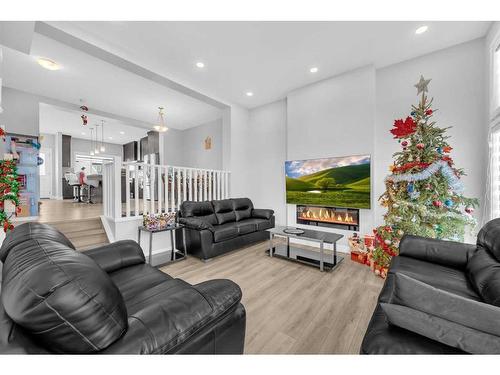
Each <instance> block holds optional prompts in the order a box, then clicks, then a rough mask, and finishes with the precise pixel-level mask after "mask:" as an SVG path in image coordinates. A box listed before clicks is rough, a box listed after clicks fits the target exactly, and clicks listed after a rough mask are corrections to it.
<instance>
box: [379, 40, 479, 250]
mask: <svg viewBox="0 0 500 375" xmlns="http://www.w3.org/2000/svg"><path fill="white" fill-rule="evenodd" d="M484 51H485V48H484V39H479V40H475V41H471V42H468V43H464V44H460V45H458V46H455V47H451V48H448V49H445V50H441V51H438V52H435V53H432V54H428V55H425V56H422V57H419V58H416V59H413V60H410V61H405V62H402V63H400V64H396V65H392V66H389V67H387V68H384V69H380V70H378V71H377V75H376V85H377V117H376V130H375V133H374V134H375V143H376V148H377V161H376V164H375V175H374V177H375V178H374V181H375V194H374V196H375V197H378V196H380V195H381V194H382V193H383V191H384V190H385V187H384V184H383V179H384V177H385V176H386V175H387V174H388V173H389V171H388V169H387V168H388V166H389V164H390V163H391V162H392V154H393V153H394V152H396V151H399V150H400V146H399V144H398V142H397V141H396V140H394V139H392V135H391V134H390V133H389V129H390V128H391V127H392V126H393V122H394V120H395V119H397V118H405V117H406V116H408V115H409V113H410V112H411V104H415V103H416V102H417V101H418V98H417V95H416V93H417V92H416V89H414V87H413V85H414V84H415V83H416V82H417V80H418V78H419V77H420V75H421V74H422V75H424V77H425V78H431V79H432V81H431V83H430V85H429V96H430V97H434V103H433V107H434V108H435V109H437V110H438V111H437V112H435V115H434V119H435V120H436V121H437V125H438V126H440V127H446V126H453V127H452V128H451V129H450V130H449V131H448V132H447V134H448V135H449V136H450V137H451V138H450V139H449V143H450V145H451V146H452V147H453V151H452V153H451V156H452V157H453V159H454V160H455V163H456V166H457V167H458V168H464V170H465V172H466V173H467V176H465V177H463V179H462V181H463V183H464V185H465V194H466V195H467V196H470V197H477V198H480V199H481V201H482V202H481V205H483V204H484V201H483V198H484V196H485V193H486V186H487V183H486V166H487V155H488V144H487V118H486V116H485V115H486V109H487V107H486V106H487V98H486V95H485V94H486V91H485V86H486V81H485V66H486V61H485V53H484ZM375 207H376V209H375V217H376V224H380V223H382V221H383V218H382V215H383V214H384V212H385V209H384V208H383V207H380V206H379V205H378V204H376V205H375ZM482 209H483V207H482V206H481V208H480V209H479V210H477V211H476V214H475V216H476V218H481V217H482ZM469 240H470V241H473V238H469Z"/></svg>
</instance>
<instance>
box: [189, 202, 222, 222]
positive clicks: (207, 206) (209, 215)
mask: <svg viewBox="0 0 500 375" xmlns="http://www.w3.org/2000/svg"><path fill="white" fill-rule="evenodd" d="M180 211H181V216H182V217H196V218H199V219H201V220H203V221H206V222H207V223H209V224H211V225H215V224H218V222H217V217H216V216H215V212H214V207H213V205H212V202H210V201H206V202H193V201H184V202H182V205H181V210H180Z"/></svg>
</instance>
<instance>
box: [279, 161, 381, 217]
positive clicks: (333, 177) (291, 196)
mask: <svg viewBox="0 0 500 375" xmlns="http://www.w3.org/2000/svg"><path fill="white" fill-rule="evenodd" d="M334 159H342V158H332V160H334ZM318 160H320V161H321V160H329V159H318ZM367 160H368V162H365V163H363V164H354V165H346V166H339V167H333V168H326V169H323V170H320V171H318V172H314V173H310V174H307V173H302V174H300V173H299V172H295V171H294V169H293V168H294V166H293V165H291V164H290V165H287V177H286V200H287V203H291V204H311V205H319V206H337V207H352V208H370V186H371V185H370V162H369V156H368V157H367ZM314 162H315V161H314V160H313V161H304V162H302V161H299V162H287V163H299V166H300V167H303V165H302V164H300V163H303V164H305V163H314ZM303 169H304V168H302V169H300V171H302V170H303ZM290 171H291V172H294V173H293V174H295V176H294V177H290V176H289V174H292V173H288V172H290Z"/></svg>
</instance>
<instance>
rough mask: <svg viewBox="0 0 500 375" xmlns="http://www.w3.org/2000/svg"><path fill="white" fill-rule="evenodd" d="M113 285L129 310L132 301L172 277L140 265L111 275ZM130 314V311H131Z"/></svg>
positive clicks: (148, 266)
mask: <svg viewBox="0 0 500 375" xmlns="http://www.w3.org/2000/svg"><path fill="white" fill-rule="evenodd" d="M109 276H110V277H111V280H113V283H114V284H115V285H116V286H117V287H118V289H119V290H120V292H121V294H122V296H123V299H124V300H125V304H126V306H127V310H129V308H130V307H129V304H130V301H131V300H133V299H134V298H135V297H136V296H137V295H139V294H140V293H141V292H143V291H145V290H149V289H151V288H154V287H156V286H157V285H160V284H162V283H164V282H165V281H168V280H173V279H172V277H170V276H169V275H167V274H166V273H164V272H161V271H159V270H157V269H156V268H154V267H151V266H150V265H148V264H139V265H135V266H130V267H125V268H122V269H120V270H118V271H115V272H111V273H110V274H109ZM129 313H130V311H129Z"/></svg>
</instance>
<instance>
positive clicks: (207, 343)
mask: <svg viewBox="0 0 500 375" xmlns="http://www.w3.org/2000/svg"><path fill="white" fill-rule="evenodd" d="M0 260H1V261H2V262H3V284H2V287H1V295H0V301H1V303H0V354H8V353H24V354H29V353H98V354H167V353H190V354H236V353H238V354H240V353H243V345H244V339H245V322H246V320H245V319H246V317H245V309H244V307H243V305H242V304H241V303H240V300H241V290H240V288H239V287H238V285H236V284H235V283H233V282H232V281H229V280H211V281H206V282H202V283H200V284H196V285H190V284H188V283H186V282H185V281H183V280H180V279H174V278H172V277H170V276H168V275H167V274H165V273H163V272H161V271H159V270H157V269H155V268H153V267H151V266H149V265H147V264H146V263H145V259H144V255H143V252H142V250H141V248H140V247H139V246H138V245H137V243H135V242H134V241H118V242H115V243H112V244H110V245H106V246H103V247H99V248H96V249H92V250H89V251H86V252H85V253H80V252H78V251H76V250H75V249H74V247H73V245H72V244H71V242H70V241H69V240H68V239H67V238H66V237H65V236H64V235H63V234H62V233H60V232H58V231H57V230H55V229H54V228H52V227H50V226H48V225H44V224H39V223H26V224H22V225H20V226H18V227H17V228H15V229H14V230H13V231H12V232H10V233H9V234H8V236H7V237H6V239H5V240H4V242H3V244H2V247H1V248H0Z"/></svg>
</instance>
